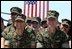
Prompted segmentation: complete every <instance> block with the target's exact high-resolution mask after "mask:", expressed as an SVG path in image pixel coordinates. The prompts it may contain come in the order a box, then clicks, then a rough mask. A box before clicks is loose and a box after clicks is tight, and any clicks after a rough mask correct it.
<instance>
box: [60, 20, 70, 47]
mask: <svg viewBox="0 0 72 49" xmlns="http://www.w3.org/2000/svg"><path fill="white" fill-rule="evenodd" d="M61 24H62V25H63V27H65V28H66V29H68V28H69V29H68V32H64V33H65V34H66V37H67V42H65V43H64V44H63V47H66V48H69V41H70V40H71V32H70V29H71V28H70V27H71V21H70V20H68V19H62V23H61ZM65 28H61V29H65ZM62 31H63V30H62Z"/></svg>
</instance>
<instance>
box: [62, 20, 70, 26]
mask: <svg viewBox="0 0 72 49" xmlns="http://www.w3.org/2000/svg"><path fill="white" fill-rule="evenodd" d="M62 24H66V25H68V26H71V21H70V20H68V19H62Z"/></svg>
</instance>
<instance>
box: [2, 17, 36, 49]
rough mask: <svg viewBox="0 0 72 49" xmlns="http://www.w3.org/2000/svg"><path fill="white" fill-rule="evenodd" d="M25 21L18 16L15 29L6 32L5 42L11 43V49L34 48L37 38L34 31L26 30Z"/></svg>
mask: <svg viewBox="0 0 72 49" xmlns="http://www.w3.org/2000/svg"><path fill="white" fill-rule="evenodd" d="M25 27H26V23H25V20H24V19H23V18H22V17H21V16H18V17H17V18H16V19H15V22H14V28H12V29H11V30H10V31H8V30H9V29H6V30H4V32H3V33H2V35H3V37H4V38H5V40H8V41H9V45H10V48H34V47H35V36H34V31H33V30H32V29H26V28H25Z"/></svg>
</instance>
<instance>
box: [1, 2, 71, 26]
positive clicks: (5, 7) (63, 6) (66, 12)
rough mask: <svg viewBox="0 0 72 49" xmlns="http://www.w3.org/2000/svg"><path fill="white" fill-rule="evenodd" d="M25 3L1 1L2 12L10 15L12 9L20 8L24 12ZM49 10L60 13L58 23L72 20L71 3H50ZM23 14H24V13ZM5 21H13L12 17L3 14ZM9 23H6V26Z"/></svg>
mask: <svg viewBox="0 0 72 49" xmlns="http://www.w3.org/2000/svg"><path fill="white" fill-rule="evenodd" d="M23 4H24V1H1V12H6V13H10V8H11V7H15V6H16V7H19V8H21V9H22V11H23V7H24V6H23ZM49 10H56V11H58V12H59V14H60V15H59V18H58V21H59V22H61V20H62V19H65V18H66V19H69V20H71V1H49ZM22 13H23V12H22ZM1 17H2V18H3V19H6V20H9V19H11V17H10V15H6V14H2V13H1ZM7 23H8V22H6V21H4V25H5V26H6V25H7Z"/></svg>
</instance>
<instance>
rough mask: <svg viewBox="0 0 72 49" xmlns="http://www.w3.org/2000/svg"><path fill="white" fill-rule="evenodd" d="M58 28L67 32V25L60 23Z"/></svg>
mask: <svg viewBox="0 0 72 49" xmlns="http://www.w3.org/2000/svg"><path fill="white" fill-rule="evenodd" d="M60 30H61V31H63V32H64V33H67V32H68V30H69V27H68V25H66V24H61V26H60Z"/></svg>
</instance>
